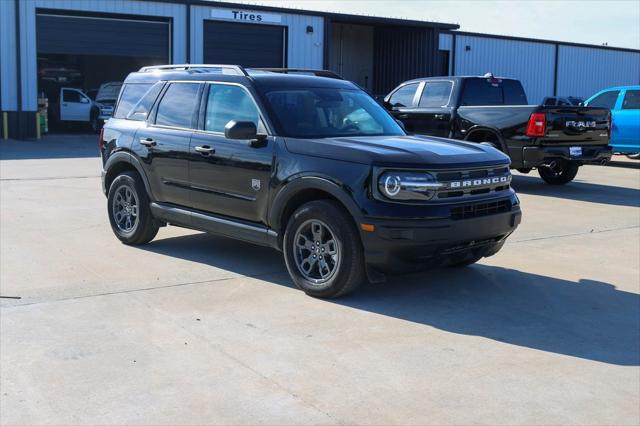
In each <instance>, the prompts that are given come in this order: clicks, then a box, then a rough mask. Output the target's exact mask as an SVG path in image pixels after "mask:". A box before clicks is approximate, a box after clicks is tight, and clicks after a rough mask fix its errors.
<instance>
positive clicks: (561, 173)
mask: <svg viewBox="0 0 640 426" xmlns="http://www.w3.org/2000/svg"><path fill="white" fill-rule="evenodd" d="M579 167H580V165H579V164H578V163H576V162H575V161H565V160H556V161H554V162H552V163H551V165H549V166H546V167H538V173H539V174H540V177H541V178H542V180H544V181H545V182H547V183H548V184H551V185H564V184H566V183H569V182H571V181H572V180H573V178H575V177H576V175H577V174H578V168H579Z"/></svg>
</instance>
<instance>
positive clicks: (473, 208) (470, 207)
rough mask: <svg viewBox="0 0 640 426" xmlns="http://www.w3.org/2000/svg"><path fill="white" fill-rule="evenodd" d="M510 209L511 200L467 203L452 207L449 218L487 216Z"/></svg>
mask: <svg viewBox="0 0 640 426" xmlns="http://www.w3.org/2000/svg"><path fill="white" fill-rule="evenodd" d="M510 210H511V200H501V201H490V202H487V203H477V204H467V205H465V206H459V207H452V208H451V219H454V220H459V219H471V218H474V217H481V216H489V215H492V214H498V213H506V212H508V211H510Z"/></svg>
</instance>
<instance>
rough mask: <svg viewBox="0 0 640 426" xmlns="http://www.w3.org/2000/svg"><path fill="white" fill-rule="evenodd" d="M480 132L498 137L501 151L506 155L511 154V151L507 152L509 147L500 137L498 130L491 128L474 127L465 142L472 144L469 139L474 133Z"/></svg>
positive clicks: (469, 131) (468, 132)
mask: <svg viewBox="0 0 640 426" xmlns="http://www.w3.org/2000/svg"><path fill="white" fill-rule="evenodd" d="M478 132H489V133H491V134H493V135H494V136H495V137H496V139H497V140H498V144H499V145H500V146H499V148H500V150H501V151H502V152H503V153H505V154H507V153H508V152H509V151H507V145H506V144H505V142H504V140H503V139H502V136H500V132H499V131H498V130H497V129H493V128H491V127H483V126H473V127H471V128H470V129H469V130H468V131H467V135H466V136H465V138H464V140H465V141H467V142H471V141H469V138H470V137H471V136H472V135H473V134H474V133H478ZM482 142H484V141H482Z"/></svg>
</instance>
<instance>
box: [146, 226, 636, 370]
mask: <svg viewBox="0 0 640 426" xmlns="http://www.w3.org/2000/svg"><path fill="white" fill-rule="evenodd" d="M141 249H144V250H150V251H153V252H155V253H162V254H165V255H167V256H173V257H178V258H182V259H186V260H189V261H193V262H199V263H203V264H207V265H211V266H214V267H217V268H223V269H227V270H230V271H233V272H236V273H239V274H242V275H248V276H259V278H260V279H262V280H265V281H268V282H272V283H274V284H278V285H283V286H287V287H291V288H293V284H292V282H291V280H290V278H289V276H288V275H287V273H286V269H285V265H284V261H283V259H282V255H281V254H280V253H279V252H277V251H275V250H272V249H269V248H264V247H258V246H254V245H250V244H246V243H242V242H239V241H235V240H230V239H225V238H222V237H216V236H211V235H207V234H194V235H188V236H182V237H174V238H167V239H162V240H157V241H154V242H152V243H150V244H148V245H146V246H142V247H141ZM327 303H337V304H339V305H343V306H348V307H351V308H354V309H360V310H363V311H368V312H373V313H376V314H379V315H386V316H388V317H392V318H398V319H402V320H405V321H411V322H414V323H418V324H424V325H426V326H430V327H436V328H438V329H441V330H444V331H448V332H451V333H456V334H464V335H472V336H481V337H485V338H487V339H492V340H496V341H499V342H503V343H507V344H511V345H517V346H522V347H527V348H531V349H535V350H540V351H546V352H551V353H556V354H560V355H567V356H573V357H577V358H583V359H587V360H592V361H599V362H604V363H609V364H616V365H630V366H638V365H640V339H639V338H638V336H640V295H638V294H635V293H630V292H625V291H621V290H618V289H616V287H615V286H614V285H612V284H609V283H604V282H599V281H594V280H589V279H581V280H579V281H578V282H573V281H567V280H563V279H558V278H554V277H549V276H544V275H538V274H531V273H526V272H521V271H517V270H512V269H506V268H501V267H495V266H487V265H482V264H478V265H474V266H471V267H467V268H459V269H439V270H430V271H426V272H423V273H420V274H413V275H405V276H401V277H390V278H389V281H388V282H387V283H384V284H378V285H371V284H370V285H366V286H363V287H362V288H361V289H360V290H359V291H357V292H356V293H354V294H352V295H350V296H347V297H344V298H341V299H336V300H329V301H327Z"/></svg>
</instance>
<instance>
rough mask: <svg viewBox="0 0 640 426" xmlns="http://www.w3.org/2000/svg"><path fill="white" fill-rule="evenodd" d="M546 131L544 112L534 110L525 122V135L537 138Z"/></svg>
mask: <svg viewBox="0 0 640 426" xmlns="http://www.w3.org/2000/svg"><path fill="white" fill-rule="evenodd" d="M546 133H547V116H546V115H545V114H544V112H534V113H533V114H531V117H529V124H527V136H531V137H534V138H539V137H542V136H544V135H545V134H546Z"/></svg>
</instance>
